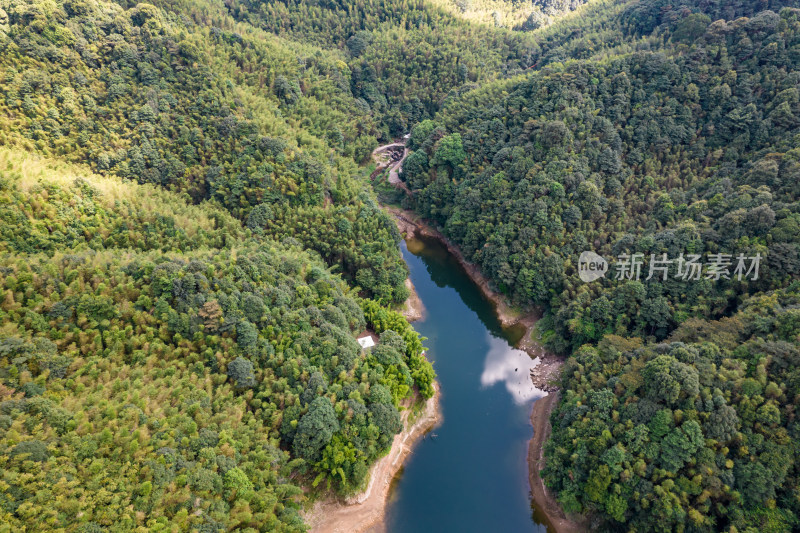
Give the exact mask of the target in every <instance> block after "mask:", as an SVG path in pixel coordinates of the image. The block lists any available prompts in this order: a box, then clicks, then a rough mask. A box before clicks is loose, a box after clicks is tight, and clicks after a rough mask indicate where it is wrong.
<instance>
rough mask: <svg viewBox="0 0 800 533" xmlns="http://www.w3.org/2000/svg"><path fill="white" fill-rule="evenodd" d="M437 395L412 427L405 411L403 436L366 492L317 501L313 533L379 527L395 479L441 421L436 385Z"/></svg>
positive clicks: (309, 519)
mask: <svg viewBox="0 0 800 533" xmlns="http://www.w3.org/2000/svg"><path fill="white" fill-rule="evenodd" d="M434 389H435V391H436V392H435V394H434V396H433V398H431V399H429V400H428V401H427V402H426V403H425V407H424V409H423V410H422V412H421V413H419V414H418V415H417V416H416V418H415V419H414V420H413V421H411V425H410V426H408V424H409V420H408V418H409V414H410V412H411V411H410V410H409V409H407V410H405V411H403V426H404V427H405V429H404V430H403V432H402V433H399V434H397V435H395V437H394V442H392V448H391V451H390V452H389V454H388V455H386V456H385V457H383V458H381V459H379V460H378V461H377V462H376V463H375V464H374V465H373V466H372V470H371V471H370V478H369V485H368V486H367V489H366V490H365V491H364V492H363V493H361V494H359V495H357V496H355V497H353V498H350V499H349V500H347V501H344V502H342V501H337V500H326V501H320V502H317V503H316V504H315V505H314V507H313V508H312V509H311V511H310V512H309V513H308V514H307V515H306V516H305V520H306V523H307V524H308V525H309V527H310V531H311V533H363V532H365V531H367V530H370V529H372V528H379V527H380V525H381V523H382V522H383V518H384V515H385V512H386V504H387V503H388V498H389V488H390V486H391V482H392V479H394V477H395V475H397V472H398V471H399V470H400V468H402V466H403V462H404V461H405V460H406V458H407V457H408V456H409V454H411V451H412V448H413V446H414V444H415V443H416V442H417V441H418V440H419V439H420V438H422V436H423V435H425V434H426V433H427V432H428V431H430V430H431V429H433V428H434V427H436V426H437V425H438V424H439V423H440V422H441V413H440V412H439V386H438V384H437V383H434Z"/></svg>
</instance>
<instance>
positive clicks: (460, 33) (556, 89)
mask: <svg viewBox="0 0 800 533" xmlns="http://www.w3.org/2000/svg"><path fill="white" fill-rule="evenodd" d="M798 7H800V4H799V3H798V2H797V1H793V0H760V1H758V2H746V1H739V2H736V1H734V2H728V1H723V0H702V1H701V0H625V1H613V0H594V1H588V2H583V1H579V0H576V1H549V0H548V1H545V0H542V1H539V0H535V1H532V2H527V3H526V2H508V1H505V0H454V1H451V0H430V1H428V0H357V1H355V2H345V1H337V0H324V1H323V0H275V1H264V2H257V1H254V0H227V1H225V2H212V1H209V0H179V1H177V2H172V1H170V2H167V1H162V0H156V1H155V2H153V3H135V2H130V1H127V0H120V1H117V2H112V1H109V0H65V1H60V0H59V1H55V0H0V145H2V150H0V222H2V224H1V225H0V452H2V453H0V462H2V467H3V470H2V474H1V476H2V477H0V480H2V482H0V524H9V525H10V526H9V527H10V529H11V530H13V531H17V530H19V531H25V530H27V531H45V530H67V531H84V532H96V531H104V530H109V531H132V530H135V529H136V528H149V529H151V530H165V529H196V530H199V531H223V530H232V529H248V528H252V529H256V530H261V531H284V530H285V531H296V530H302V529H303V528H304V525H303V524H302V522H301V520H300V518H299V514H298V511H299V508H300V506H301V505H303V503H304V502H307V499H306V497H305V496H304V494H308V493H309V491H311V492H316V491H315V488H316V489H323V488H327V487H329V488H330V489H331V490H333V491H337V492H338V493H352V492H354V491H356V490H358V488H360V487H362V486H363V484H364V481H365V476H366V472H367V468H368V465H369V464H370V463H371V462H372V461H373V460H374V459H376V458H377V457H378V456H380V455H381V454H382V453H385V451H386V449H387V447H388V446H389V444H390V442H391V440H392V436H393V435H394V434H395V433H396V432H397V431H399V429H400V417H399V411H398V410H399V408H401V406H402V403H403V402H404V401H406V400H408V399H409V398H410V397H411V396H412V394H413V391H414V390H415V389H416V390H418V391H419V392H420V393H421V395H422V396H423V397H426V396H430V395H431V394H432V388H431V382H432V379H433V371H432V369H431V366H430V365H429V364H428V363H427V362H426V361H425V359H424V358H423V357H422V356H421V350H422V344H421V342H420V339H419V337H418V336H417V334H416V333H414V331H413V329H411V327H410V326H409V325H408V323H407V322H405V320H403V319H402V317H400V315H398V314H397V313H395V312H393V311H391V310H390V308H391V306H394V305H397V304H398V303H400V302H402V301H404V300H405V299H406V297H407V296H408V292H407V290H406V288H405V286H404V280H405V278H406V276H407V273H408V272H407V268H406V266H405V265H404V264H403V262H402V259H401V256H400V254H399V250H398V246H397V245H398V243H399V239H400V236H399V235H398V232H397V230H396V228H395V226H394V224H393V223H392V221H391V220H390V219H389V217H388V216H387V215H386V213H385V212H384V211H383V210H381V209H380V207H379V205H378V204H377V202H376V200H375V194H374V192H373V191H371V190H370V187H369V184H368V180H367V175H368V174H369V170H370V169H369V168H365V167H364V165H365V163H367V162H368V160H369V155H370V153H371V151H372V150H373V148H374V147H376V146H377V144H378V142H379V141H380V142H388V141H390V140H391V139H392V138H395V137H398V136H400V135H402V134H405V133H407V132H408V131H411V133H412V135H411V138H410V141H409V148H410V149H411V150H412V153H411V155H410V156H409V157H408V159H407V160H406V162H405V163H404V166H403V170H404V172H403V175H402V178H403V179H404V180H405V181H406V183H407V185H408V186H409V188H410V189H411V190H412V192H413V195H412V198H410V199H408V200H407V202H408V203H407V206H408V207H411V208H413V209H416V210H417V211H418V212H420V213H421V214H423V215H425V216H426V217H428V218H429V219H431V220H432V221H433V222H434V223H437V224H439V225H440V226H441V228H442V230H443V232H444V233H445V234H446V235H447V236H448V237H449V238H450V239H451V240H452V241H453V242H454V243H456V244H457V245H458V246H459V247H460V248H461V249H462V251H463V252H464V254H465V255H466V257H467V258H468V259H470V260H471V261H473V262H475V263H476V264H478V265H479V266H480V268H481V270H482V271H483V272H484V273H485V274H486V275H487V276H488V277H489V278H490V279H491V280H492V283H493V284H494V285H495V287H496V288H497V289H498V290H500V291H502V292H503V293H505V294H506V295H507V296H508V297H509V298H510V299H512V300H513V301H514V302H515V303H517V304H520V305H535V306H539V307H541V308H543V309H544V310H545V311H546V314H545V318H544V319H543V320H542V321H541V322H540V324H539V326H540V327H539V330H540V331H539V332H540V333H541V335H542V339H543V342H545V343H546V344H547V346H548V347H549V348H551V349H552V350H554V351H557V352H560V353H563V354H565V355H567V356H570V359H569V360H568V362H567V364H566V365H565V371H564V375H563V380H562V383H561V385H562V397H561V401H560V404H559V406H558V408H557V411H556V413H555V414H554V416H553V425H554V428H553V435H552V438H551V439H550V442H549V444H548V447H547V450H546V453H547V456H548V468H547V471H546V472H545V478H546V481H547V483H548V484H549V485H550V486H551V487H552V488H553V489H555V491H556V492H557V494H558V495H559V498H560V500H561V502H562V504H563V505H564V508H565V509H566V510H567V511H569V512H580V513H584V514H586V515H588V516H589V517H590V519H591V520H592V527H593V528H596V529H605V530H613V531H623V530H624V531H649V530H664V531H671V530H675V531H730V532H734V531H759V530H764V531H790V530H793V529H797V528H799V527H800V488H798V476H799V475H800V474H799V473H798V472H799V470H800V467H799V466H798V465H800V459H799V457H800V448H798V443H799V442H800V425H799V424H798V421H797V416H796V412H795V411H796V405H797V404H798V403H800V389H799V388H798V387H800V381H798V374H797V370H796V369H795V367H796V366H797V364H798V363H800V356H798V353H800V352H799V351H798V350H799V348H798V342H799V337H798V335H800V329H799V328H800V326H798V324H799V323H800V322H799V321H798V318H797V306H798V288H797V276H798V271H800V249H798V246H799V245H800V203H798V194H800V189H798V187H800V185H798V183H800V145H799V143H800V119H798V114H799V112H800V74H798V72H800V68H799V67H800V11H799V10H798V9H797V8H798ZM489 10H491V12H490V11H489ZM494 12H497V15H495V13H494ZM487 13H488V14H487ZM587 250H591V251H594V252H596V253H598V254H601V255H603V256H605V257H608V258H611V259H612V269H614V268H616V267H617V266H618V265H617V264H615V262H614V261H613V258H617V257H618V256H620V255H622V254H628V255H629V256H630V255H632V254H635V253H640V254H643V256H645V257H650V256H651V255H652V256H660V255H661V254H665V253H666V254H667V255H668V256H669V257H671V258H676V257H678V256H679V255H680V254H681V253H684V254H700V255H701V256H704V257H708V255H709V254H720V253H723V254H730V255H731V257H734V258H735V257H736V255H737V254H740V253H741V254H743V255H746V256H748V257H753V256H756V254H760V257H761V258H762V262H761V264H760V272H759V276H758V278H757V279H752V277H750V278H746V279H737V277H736V276H731V279H726V278H725V277H724V276H723V277H721V278H720V279H707V278H706V277H705V276H702V277H701V279H698V280H688V279H681V278H680V277H677V278H676V274H677V271H676V269H677V266H678V265H677V264H673V265H672V267H671V270H669V271H668V272H667V274H668V275H667V278H662V277H660V276H655V277H651V278H650V279H649V280H647V279H644V277H646V276H647V271H646V267H645V271H644V276H643V277H642V279H639V280H633V279H619V280H617V279H614V277H615V276H614V274H615V273H614V271H613V270H612V272H610V273H609V275H607V276H606V277H605V278H604V279H602V280H600V281H595V282H594V283H591V284H587V283H584V282H582V281H580V280H579V277H578V272H577V262H578V257H579V255H580V254H581V252H583V251H587ZM367 326H370V327H372V328H373V329H375V330H376V331H377V333H379V334H381V341H382V342H381V347H380V348H378V349H376V350H374V351H373V352H372V353H371V354H369V355H365V354H362V353H361V352H360V350H359V349H358V345H357V344H356V342H355V340H354V339H355V336H356V335H357V334H358V333H360V332H361V331H362V330H363V329H364V328H365V327H367ZM0 529H2V528H0Z"/></svg>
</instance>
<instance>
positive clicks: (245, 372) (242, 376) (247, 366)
mask: <svg viewBox="0 0 800 533" xmlns="http://www.w3.org/2000/svg"><path fill="white" fill-rule="evenodd" d="M228 377H229V378H230V379H231V381H233V383H234V385H236V388H239V389H251V388H253V387H254V386H255V385H256V378H255V374H254V373H253V363H251V362H250V361H249V360H247V359H245V358H244V357H237V358H236V359H234V360H233V361H231V362H230V363H229V364H228Z"/></svg>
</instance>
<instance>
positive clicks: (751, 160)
mask: <svg viewBox="0 0 800 533" xmlns="http://www.w3.org/2000/svg"><path fill="white" fill-rule="evenodd" d="M791 4H795V3H794V2H792V3H791ZM605 7H607V11H606V10H605V9H604V8H605ZM758 7H762V8H763V7H767V6H761V5H760V4H759V6H758ZM770 7H774V8H775V9H776V11H772V10H763V11H762V10H760V9H756V7H755V6H753V5H749V6H748V5H746V4H745V3H739V4H736V3H727V2H719V3H692V2H678V3H671V2H670V3H668V2H657V1H656V2H629V3H620V4H619V5H616V6H612V5H606V6H602V7H599V8H598V7H595V8H594V10H593V11H589V7H588V6H587V8H586V11H582V12H581V13H580V16H579V17H578V18H577V19H576V20H586V17H587V16H589V17H590V18H589V19H588V20H589V21H590V23H589V24H588V25H587V28H588V29H589V31H587V32H586V33H585V34H583V35H582V34H581V33H580V32H579V31H577V26H576V25H575V24H576V23H575V21H569V20H568V19H565V20H564V21H563V22H562V23H561V24H559V25H554V26H552V27H550V28H546V29H544V30H542V31H541V33H540V35H542V36H543V39H544V40H543V41H542V43H543V44H546V43H547V42H551V41H548V39H556V40H558V39H561V38H562V37H563V36H564V35H572V36H573V37H574V40H573V42H571V43H566V42H565V41H563V42H565V44H564V45H561V44H559V45H557V46H552V47H549V48H548V49H547V50H545V52H544V54H543V55H542V56H541V58H542V59H541V62H540V63H539V65H538V66H537V68H536V69H534V71H533V72H529V73H526V74H524V75H520V76H517V77H514V78H512V79H507V80H502V81H497V82H494V83H489V84H485V85H484V86H483V87H481V88H479V89H476V90H474V91H471V92H469V93H466V94H464V95H462V96H461V97H460V98H458V99H454V100H452V101H450V102H447V103H446V105H445V108H444V110H443V111H442V112H441V113H439V114H438V115H437V116H436V117H435V119H434V120H428V121H423V122H421V123H420V124H418V125H416V126H415V127H414V129H413V130H412V135H411V140H410V147H411V148H412V150H413V152H412V153H411V155H410V156H409V157H408V159H407V160H406V162H405V164H404V173H403V176H402V177H403V179H404V180H405V181H406V183H407V185H408V186H409V187H410V188H411V189H412V191H413V199H411V200H409V203H408V205H409V206H411V207H413V208H414V209H416V210H418V211H419V212H420V213H421V214H423V215H425V216H426V217H428V218H430V219H431V220H433V221H435V222H436V223H438V224H439V225H440V226H441V228H442V230H443V232H444V234H445V235H446V236H447V237H448V238H449V239H451V240H452V241H453V242H454V243H455V244H456V245H458V246H459V248H460V249H461V250H462V251H463V252H464V254H465V256H466V257H467V258H468V259H469V260H471V261H473V262H474V263H476V264H477V265H479V266H480V268H481V270H482V271H483V272H484V273H485V274H486V275H488V276H489V277H490V278H491V279H492V280H493V281H494V283H495V285H496V287H497V288H498V289H499V290H500V291H502V292H504V293H505V294H507V295H508V296H509V298H511V299H512V300H514V301H516V302H518V303H520V304H528V305H529V304H535V305H537V306H540V307H542V308H544V309H545V310H546V311H547V312H546V315H545V318H544V319H543V320H542V321H541V322H540V323H539V332H540V333H541V335H542V338H543V341H544V342H545V343H546V344H547V345H548V346H549V347H550V348H551V349H553V350H555V351H557V352H560V353H564V354H567V355H572V358H571V359H570V360H569V363H568V364H567V366H566V367H565V371H564V375H563V383H562V386H563V392H562V399H561V402H560V406H559V408H558V409H557V411H556V413H555V414H554V415H553V418H552V421H553V426H554V429H553V435H552V438H551V439H550V442H549V444H548V448H547V456H548V467H547V470H546V473H545V479H546V481H547V483H548V484H549V485H550V486H551V487H552V488H554V489H555V490H556V492H557V493H558V494H559V498H560V501H561V502H562V503H563V505H564V507H565V509H566V510H567V511H569V512H582V513H588V514H589V515H590V516H592V517H593V519H594V520H595V522H594V526H595V527H598V528H603V529H609V530H634V531H650V530H664V531H671V530H675V531H683V530H691V531H695V530H697V531H745V530H751V529H749V528H754V529H752V530H753V531H755V530H762V529H766V530H768V531H789V530H792V529H796V528H797V527H800V521H798V519H799V518H800V486H799V485H798V477H799V475H800V455H799V454H800V446H798V442H800V441H798V437H800V423H798V420H797V417H796V413H795V410H796V405H797V404H798V401H800V388H798V385H799V384H800V383H799V382H798V381H797V371H796V370H794V367H795V366H796V365H797V364H798V363H800V359H799V358H798V354H800V351H798V348H799V346H798V341H799V340H800V338H799V337H798V334H799V333H800V330H798V326H797V321H796V306H797V304H796V298H797V295H796V288H797V287H796V285H797V278H798V274H800V255H799V252H800V249H798V245H800V202H799V201H798V198H799V197H798V195H799V194H800V189H798V179H799V178H800V174H798V170H800V162H799V161H798V156H799V155H800V144H799V143H800V120H798V114H799V113H800V75H798V66H800V55H798V54H799V53H800V10H798V9H795V8H791V7H787V8H781V6H780V4H777V5H772V4H771V5H770ZM587 13H589V15H587ZM604 13H605V15H604ZM726 17H730V18H727V19H726ZM604 35H606V36H608V37H609V40H608V41H604V38H603V36H604ZM626 39H627V40H629V42H628V43H624V41H625V40H626ZM553 42H554V41H553ZM596 42H598V43H600V46H599V47H597V48H595V47H594V43H596ZM543 50H544V49H543ZM598 50H602V53H601V52H599V51H598ZM573 52H574V59H570V55H572V54H573ZM584 251H594V252H596V253H597V254H600V255H601V256H604V257H606V258H608V259H609V260H610V261H611V271H610V272H609V273H608V275H607V276H606V277H605V278H603V279H602V280H600V281H595V282H594V283H585V282H583V281H581V280H580V279H579V276H578V270H577V268H578V258H579V256H580V255H581V253H582V252H584ZM637 253H640V254H642V257H643V258H645V261H644V266H643V268H642V275H641V277H640V278H639V279H618V278H619V275H618V268H619V267H620V264H621V263H622V262H623V261H624V259H622V258H621V256H624V254H627V255H628V257H630V256H632V255H633V254H637ZM663 254H666V256H667V257H668V258H671V259H673V263H672V264H670V265H669V270H668V272H667V275H666V277H663V275H662V274H660V273H659V272H658V271H656V274H655V275H654V276H649V277H648V262H649V261H652V259H651V257H658V258H660V257H663ZM681 254H684V255H685V256H688V254H699V255H700V256H701V257H703V258H708V257H713V254H730V257H731V258H732V261H733V264H732V266H731V267H730V272H731V273H732V272H733V269H734V267H735V266H736V264H735V263H736V259H735V258H736V257H738V256H739V254H743V255H744V256H746V257H754V256H756V255H757V254H760V256H761V258H762V261H761V264H760V271H759V276H758V279H752V276H751V277H750V278H749V279H748V278H743V279H740V278H739V277H738V276H735V275H729V276H727V277H729V279H726V276H721V277H719V278H720V279H715V277H718V276H713V275H707V272H706V271H703V273H702V275H701V276H700V278H699V279H697V280H695V279H691V278H690V277H687V276H685V275H684V276H681V275H680V274H679V272H678V269H679V268H680V263H679V262H678V261H674V260H675V259H677V258H678V257H679V256H680V255H681ZM787 287H788V288H787Z"/></svg>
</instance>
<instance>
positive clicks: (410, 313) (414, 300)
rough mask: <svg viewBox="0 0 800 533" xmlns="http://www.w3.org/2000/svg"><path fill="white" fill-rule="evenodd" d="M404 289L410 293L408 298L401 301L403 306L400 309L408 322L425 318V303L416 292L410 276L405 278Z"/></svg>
mask: <svg viewBox="0 0 800 533" xmlns="http://www.w3.org/2000/svg"><path fill="white" fill-rule="evenodd" d="M406 289H408V292H409V293H410V295H409V297H408V299H407V300H406V301H405V303H403V308H402V310H401V311H400V312H401V313H402V314H403V317H405V319H406V320H408V321H409V322H416V321H418V320H423V319H424V318H425V312H426V311H425V304H424V303H422V299H421V298H420V297H419V294H417V289H416V287H414V284H413V283H412V282H411V278H406Z"/></svg>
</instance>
